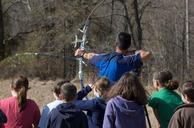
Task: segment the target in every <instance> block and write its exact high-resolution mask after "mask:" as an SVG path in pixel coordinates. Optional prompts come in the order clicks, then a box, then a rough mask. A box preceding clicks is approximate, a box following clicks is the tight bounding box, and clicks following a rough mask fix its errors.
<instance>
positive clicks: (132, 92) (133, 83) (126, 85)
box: [108, 73, 147, 105]
mask: <svg viewBox="0 0 194 128" xmlns="http://www.w3.org/2000/svg"><path fill="white" fill-rule="evenodd" d="M146 93H147V92H146V90H145V89H144V87H143V85H142V84H141V82H140V80H139V78H138V77H137V76H136V75H134V74H132V73H125V74H124V75H123V76H122V77H121V78H120V80H119V81H118V82H117V83H116V85H114V86H113V87H112V88H111V90H110V91H109V94H108V98H109V99H110V98H113V97H116V96H121V97H122V98H124V99H126V100H131V101H135V102H137V103H138V104H140V105H145V104H146V103H147V95H146Z"/></svg>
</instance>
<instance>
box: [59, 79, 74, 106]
mask: <svg viewBox="0 0 194 128" xmlns="http://www.w3.org/2000/svg"><path fill="white" fill-rule="evenodd" d="M61 94H62V95H63V96H64V99H65V100H66V101H67V102H71V101H72V100H74V99H75V97H76V95H77V88H76V86H75V85H73V84H72V83H70V82H68V83H64V84H63V85H62V86H61Z"/></svg>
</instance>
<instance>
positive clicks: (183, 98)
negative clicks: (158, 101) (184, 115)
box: [181, 94, 190, 104]
mask: <svg viewBox="0 0 194 128" xmlns="http://www.w3.org/2000/svg"><path fill="white" fill-rule="evenodd" d="M181 98H182V101H183V102H184V103H186V104H188V103H190V101H189V98H188V96H187V95H185V94H181Z"/></svg>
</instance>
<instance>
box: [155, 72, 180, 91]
mask: <svg viewBox="0 0 194 128" xmlns="http://www.w3.org/2000/svg"><path fill="white" fill-rule="evenodd" d="M154 79H155V80H158V81H159V82H160V84H161V85H162V86H163V87H165V88H167V89H169V90H176V89H178V87H179V83H178V81H176V80H173V75H172V73H171V72H170V71H161V72H159V73H155V74H154Z"/></svg>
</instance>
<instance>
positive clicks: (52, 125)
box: [47, 103, 88, 128]
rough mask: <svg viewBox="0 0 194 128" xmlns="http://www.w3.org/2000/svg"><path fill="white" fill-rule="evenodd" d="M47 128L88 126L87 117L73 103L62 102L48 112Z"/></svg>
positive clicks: (86, 127) (79, 127)
mask: <svg viewBox="0 0 194 128" xmlns="http://www.w3.org/2000/svg"><path fill="white" fill-rule="evenodd" d="M47 128H88V122H87V117H86V115H85V114H84V113H83V112H82V111H81V110H79V109H76V108H75V105H73V104H67V103H63V104H60V105H59V106H57V108H55V109H53V110H52V111H51V112H50V114H49V116H48V122H47Z"/></svg>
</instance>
